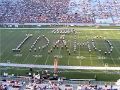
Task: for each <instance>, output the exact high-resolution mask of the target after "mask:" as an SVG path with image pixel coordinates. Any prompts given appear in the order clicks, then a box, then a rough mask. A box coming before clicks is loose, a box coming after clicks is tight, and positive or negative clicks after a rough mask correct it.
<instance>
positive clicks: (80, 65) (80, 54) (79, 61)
mask: <svg viewBox="0 0 120 90" xmlns="http://www.w3.org/2000/svg"><path fill="white" fill-rule="evenodd" d="M79 38H80V37H79V34H78V39H79ZM78 46H79V57H80V55H81V54H80V45H78ZM79 62H80V66H81V63H82V61H81V59H80V60H79Z"/></svg>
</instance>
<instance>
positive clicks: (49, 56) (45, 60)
mask: <svg viewBox="0 0 120 90" xmlns="http://www.w3.org/2000/svg"><path fill="white" fill-rule="evenodd" d="M49 57H50V55H47V58H46V60H45V65H46V64H47V61H48V58H49Z"/></svg>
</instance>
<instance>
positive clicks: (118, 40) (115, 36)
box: [111, 31, 120, 62]
mask: <svg viewBox="0 0 120 90" xmlns="http://www.w3.org/2000/svg"><path fill="white" fill-rule="evenodd" d="M113 32H114V31H113ZM111 33H112V31H111ZM113 35H114V34H113ZM116 36H117V35H114V37H116ZM118 42H119V44H120V41H119V40H118ZM113 44H114V43H113ZM114 46H115V50H116V51H117V52H118V54H119V55H120V52H119V50H118V49H116V44H114ZM117 61H118V62H119V60H118V59H117Z"/></svg>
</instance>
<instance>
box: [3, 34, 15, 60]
mask: <svg viewBox="0 0 120 90" xmlns="http://www.w3.org/2000/svg"><path fill="white" fill-rule="evenodd" d="M12 37H15V38H14V40H15V39H16V36H14V35H13V36H12ZM14 40H13V38H11V39H10V40H9V41H14ZM11 43H13V42H11ZM11 43H9V45H8V46H7V47H6V48H5V49H4V52H3V53H2V54H1V56H2V55H4V53H5V52H6V50H7V49H8V48H10V47H11V46H10V45H11ZM10 53H12V49H11V52H10ZM8 57H9V56H7V57H4V60H6V58H8Z"/></svg>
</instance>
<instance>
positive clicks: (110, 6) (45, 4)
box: [0, 0, 120, 23]
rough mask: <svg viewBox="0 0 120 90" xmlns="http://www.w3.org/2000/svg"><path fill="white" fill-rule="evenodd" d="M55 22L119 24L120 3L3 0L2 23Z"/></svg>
mask: <svg viewBox="0 0 120 90" xmlns="http://www.w3.org/2000/svg"><path fill="white" fill-rule="evenodd" d="M75 7H76V8H78V10H75V9H76V8H75ZM73 11H74V12H73ZM56 22H57V23H120V1H119V0H85V1H84V0H81V1H79V2H77V3H75V2H74V1H72V0H52V1H49V0H0V23H56Z"/></svg>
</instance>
